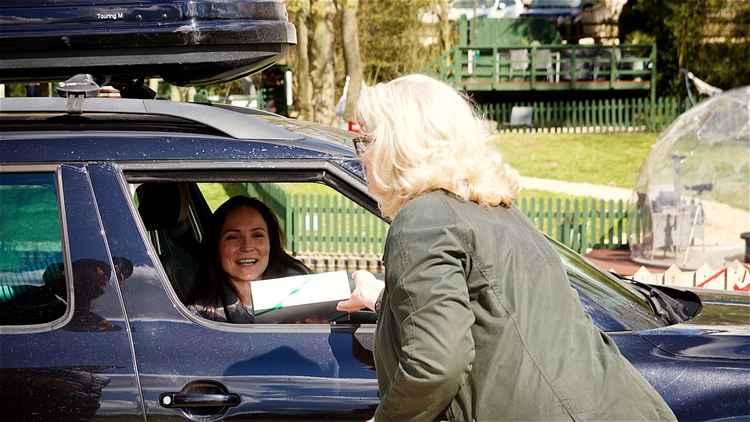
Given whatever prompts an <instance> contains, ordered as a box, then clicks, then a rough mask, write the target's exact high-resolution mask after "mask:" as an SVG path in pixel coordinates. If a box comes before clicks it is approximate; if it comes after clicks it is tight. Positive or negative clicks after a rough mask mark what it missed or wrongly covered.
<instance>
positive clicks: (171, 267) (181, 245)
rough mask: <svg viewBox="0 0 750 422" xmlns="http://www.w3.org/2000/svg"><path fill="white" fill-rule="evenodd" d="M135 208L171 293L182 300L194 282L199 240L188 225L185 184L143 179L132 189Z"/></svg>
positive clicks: (185, 298)
mask: <svg viewBox="0 0 750 422" xmlns="http://www.w3.org/2000/svg"><path fill="white" fill-rule="evenodd" d="M136 196H137V198H138V212H139V213H140V215H141V218H142V219H143V224H144V225H145V226H146V230H148V232H149V236H150V237H151V242H152V244H153V245H154V248H155V249H156V253H157V255H158V256H159V259H160V260H161V263H162V266H163V267H164V271H165V272H166V273H167V277H169V281H170V282H171V283H172V287H173V288H174V291H175V293H177V296H178V297H179V298H180V300H181V301H182V302H183V303H186V300H187V299H189V297H190V294H191V293H192V291H193V288H194V287H195V285H196V282H197V273H198V263H199V257H200V244H199V242H198V241H197V240H196V237H195V234H194V231H193V227H192V226H191V223H190V219H189V218H188V213H189V209H188V208H189V198H188V189H187V186H186V185H183V184H179V183H144V184H142V185H140V186H139V187H138V189H136Z"/></svg>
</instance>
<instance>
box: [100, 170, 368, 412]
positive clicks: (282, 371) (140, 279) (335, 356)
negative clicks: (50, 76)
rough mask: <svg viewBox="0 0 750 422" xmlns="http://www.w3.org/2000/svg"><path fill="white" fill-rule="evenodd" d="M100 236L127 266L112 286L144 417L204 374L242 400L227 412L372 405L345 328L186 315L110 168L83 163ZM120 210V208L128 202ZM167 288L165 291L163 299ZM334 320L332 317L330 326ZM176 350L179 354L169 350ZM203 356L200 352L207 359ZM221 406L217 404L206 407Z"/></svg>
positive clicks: (349, 332)
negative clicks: (120, 303)
mask: <svg viewBox="0 0 750 422" xmlns="http://www.w3.org/2000/svg"><path fill="white" fill-rule="evenodd" d="M90 173H91V175H92V181H93V186H94V191H95V192H96V195H97V198H98V199H99V200H100V201H101V202H102V203H103V204H106V205H105V206H103V207H102V220H103V221H104V226H105V231H106V233H107V237H108V238H109V239H111V244H110V247H111V248H112V253H113V254H114V255H116V256H123V257H125V258H126V259H128V260H130V261H131V262H133V266H134V268H135V270H134V271H133V274H132V275H131V277H129V278H128V279H127V280H126V281H125V282H124V283H123V286H122V292H123V297H124V301H125V306H126V309H127V312H128V319H129V321H130V325H131V327H132V329H133V344H134V347H135V355H136V358H137V361H138V366H139V370H140V373H141V385H142V387H143V394H144V400H145V403H146V406H147V414H148V416H149V420H160V418H159V416H165V417H168V416H175V415H185V414H183V412H182V411H180V410H177V409H165V408H163V407H161V406H160V403H159V396H160V395H161V394H163V393H167V392H179V391H182V390H183V388H185V386H186V385H188V384H189V383H191V382H195V381H200V380H205V379H209V380H211V381H213V382H217V383H220V384H221V385H223V386H225V387H226V389H227V390H228V391H230V392H233V393H236V394H240V395H241V396H242V397H243V402H242V404H241V405H240V406H237V407H235V408H232V409H229V410H228V413H226V414H225V415H226V416H227V417H232V418H239V420H241V419H242V418H244V417H248V418H251V417H274V416H276V417H278V416H284V417H286V418H292V419H294V418H299V419H300V420H301V419H305V418H310V417H311V416H315V417H335V418H337V419H341V418H350V417H351V418H353V419H356V418H365V417H368V415H369V414H371V413H372V412H373V411H374V407H375V406H376V405H377V388H376V381H375V379H374V371H373V369H372V368H370V367H368V366H367V364H366V363H365V362H362V361H360V360H357V359H356V358H355V356H354V355H353V353H352V350H353V348H354V347H355V346H354V342H356V340H355V337H354V335H353V334H354V328H353V327H350V329H348V330H347V329H346V328H342V329H334V328H332V326H330V325H328V324H303V325H296V324H295V325H283V324H266V325H255V326H244V327H242V326H239V327H238V326H236V325H235V326H233V325H231V324H221V323H212V322H209V321H203V322H202V323H196V321H199V319H198V318H196V317H194V316H191V315H190V313H189V312H188V311H187V310H186V309H185V308H184V306H182V305H176V304H175V303H176V302H177V300H176V296H175V294H174V292H172V291H170V289H169V288H167V287H166V286H167V285H168V284H169V283H168V282H167V281H166V278H165V275H164V274H163V272H162V271H160V270H159V269H158V265H157V264H156V263H155V262H154V260H153V259H152V256H154V255H155V254H154V253H153V252H152V251H150V250H148V248H146V247H145V245H146V242H145V241H144V240H145V237H144V235H145V233H144V232H143V229H141V230H133V227H138V226H139V224H140V223H138V222H137V221H136V219H135V218H134V210H133V209H132V208H131V207H130V205H129V203H128V201H127V200H126V196H125V195H127V194H126V190H125V188H124V180H123V179H122V178H121V176H120V172H119V170H117V169H116V168H114V167H112V166H111V165H108V164H97V165H91V166H90ZM128 210H130V212H128ZM170 297H171V299H170ZM336 328H338V327H336ZM176 356H178V357H179V359H175V357H176ZM207 356H210V359H207ZM222 414H224V413H223V412H220V411H218V410H217V412H216V416H221V415H222Z"/></svg>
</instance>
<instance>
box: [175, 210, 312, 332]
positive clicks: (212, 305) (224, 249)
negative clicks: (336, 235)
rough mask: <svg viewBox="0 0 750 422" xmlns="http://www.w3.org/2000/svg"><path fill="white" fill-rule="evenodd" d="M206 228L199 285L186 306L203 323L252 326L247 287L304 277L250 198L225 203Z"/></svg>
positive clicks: (271, 219)
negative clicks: (274, 280)
mask: <svg viewBox="0 0 750 422" xmlns="http://www.w3.org/2000/svg"><path fill="white" fill-rule="evenodd" d="M212 224H213V226H212V227H210V228H209V230H208V233H207V235H206V238H205V240H204V259H203V262H202V263H201V270H200V276H199V280H200V281H199V282H198V286H197V288H196V290H195V293H194V295H193V297H192V299H191V300H190V301H189V307H190V310H191V311H193V312H195V313H196V314H198V315H200V316H202V317H204V318H207V319H210V320H213V321H220V322H231V323H252V322H254V321H255V315H254V312H253V302H252V295H251V294H250V283H252V282H253V281H256V280H262V279H269V278H278V277H287V276H293V275H301V274H308V273H309V272H310V270H309V269H308V268H307V267H306V266H305V265H304V264H303V263H302V262H300V261H298V260H296V259H294V258H293V257H291V256H290V255H289V254H287V253H286V251H284V248H283V247H282V245H283V243H284V241H283V239H284V235H283V233H282V231H281V227H280V226H279V222H278V220H277V219H276V216H275V215H274V214H273V212H272V211H271V210H270V209H269V208H268V207H267V206H266V205H265V204H264V203H263V202H261V201H259V200H257V199H255V198H248V197H245V196H235V197H232V198H230V199H229V200H227V201H226V202H224V203H223V204H222V205H221V206H220V207H219V208H218V209H217V210H216V212H214V215H213V221H212Z"/></svg>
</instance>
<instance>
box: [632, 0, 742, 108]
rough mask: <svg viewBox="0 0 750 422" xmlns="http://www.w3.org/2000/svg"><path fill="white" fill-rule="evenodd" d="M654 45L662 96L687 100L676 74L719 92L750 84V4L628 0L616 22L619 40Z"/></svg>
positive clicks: (719, 0)
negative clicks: (691, 76) (685, 74)
mask: <svg viewBox="0 0 750 422" xmlns="http://www.w3.org/2000/svg"><path fill="white" fill-rule="evenodd" d="M649 37H650V38H651V39H653V40H654V41H655V42H656V45H657V48H658V58H657V66H656V69H657V72H658V80H657V88H658V90H659V94H660V95H669V96H673V95H679V96H682V97H684V96H685V95H686V91H685V86H684V81H683V80H682V78H681V75H680V69H681V68H685V69H687V70H690V71H691V72H693V73H694V74H695V75H697V76H698V77H699V78H701V79H703V80H705V81H706V82H708V83H709V84H711V85H714V86H718V87H720V88H723V89H729V88H732V87H736V86H741V85H747V84H750V62H748V60H747V50H748V48H750V2H748V1H746V0H631V1H630V2H628V3H627V4H626V6H625V9H624V10H623V13H622V16H621V18H620V38H621V41H628V42H632V41H635V40H636V39H638V40H643V41H646V40H647V39H648V38H649Z"/></svg>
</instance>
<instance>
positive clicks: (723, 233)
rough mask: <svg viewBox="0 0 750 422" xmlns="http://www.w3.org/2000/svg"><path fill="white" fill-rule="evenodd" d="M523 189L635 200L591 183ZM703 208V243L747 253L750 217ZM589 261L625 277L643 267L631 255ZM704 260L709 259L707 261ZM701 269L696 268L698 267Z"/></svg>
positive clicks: (720, 207)
mask: <svg viewBox="0 0 750 422" xmlns="http://www.w3.org/2000/svg"><path fill="white" fill-rule="evenodd" d="M521 186H523V187H524V188H526V189H535V190H544V191H551V192H560V193H565V194H569V195H580V196H593V197H595V198H601V199H606V200H610V199H612V200H623V201H629V200H632V199H633V192H632V191H631V190H629V189H623V188H617V187H612V186H603V185H595V184H591V183H575V182H564V181H561V180H551V179H540V178H535V177H521ZM703 208H704V212H705V223H704V225H705V226H704V229H705V237H704V238H703V240H702V242H703V245H706V246H707V247H709V248H710V247H712V246H713V247H716V248H719V247H721V248H725V247H727V246H729V245H731V246H732V247H733V248H735V249H737V250H738V251H742V250H744V249H743V248H744V241H742V240H741V239H740V237H739V234H740V233H741V232H744V231H750V213H748V212H747V211H745V210H739V209H736V208H732V207H730V206H728V205H725V204H720V203H717V202H711V201H703ZM738 253H739V252H738ZM587 257H589V258H590V259H591V261H592V262H594V263H596V264H597V265H598V266H599V267H600V268H602V269H605V270H608V269H610V268H613V269H615V270H617V271H618V272H620V273H621V274H627V273H628V272H630V271H633V272H634V271H635V270H637V269H638V268H639V267H640V264H635V263H633V262H632V261H630V259H629V252H627V251H620V252H616V253H615V252H613V251H609V252H607V251H592V252H591V253H590V254H588V255H587ZM720 258H721V257H720ZM703 259H707V258H706V257H703ZM716 261H717V262H711V264H712V265H713V266H721V263H723V261H724V260H723V259H717V260H716ZM697 266H698V265H695V267H697ZM649 269H652V268H649ZM653 269H654V270H656V271H659V270H658V267H654V268H653Z"/></svg>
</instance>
